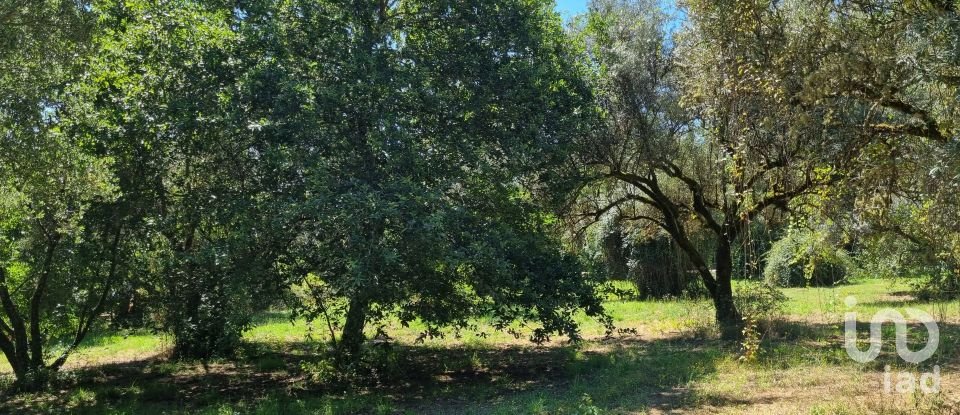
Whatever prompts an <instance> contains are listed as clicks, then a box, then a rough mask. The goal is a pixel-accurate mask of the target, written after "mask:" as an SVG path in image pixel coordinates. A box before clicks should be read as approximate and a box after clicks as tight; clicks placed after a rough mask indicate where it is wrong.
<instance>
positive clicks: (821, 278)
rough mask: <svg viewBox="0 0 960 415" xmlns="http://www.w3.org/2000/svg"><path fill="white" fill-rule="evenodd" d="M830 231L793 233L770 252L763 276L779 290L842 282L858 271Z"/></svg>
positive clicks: (786, 236) (787, 235)
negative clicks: (855, 270)
mask: <svg viewBox="0 0 960 415" xmlns="http://www.w3.org/2000/svg"><path fill="white" fill-rule="evenodd" d="M831 239H832V238H831V235H830V233H829V232H827V231H814V230H793V231H790V232H787V234H786V235H785V236H784V237H783V238H781V239H780V240H778V241H777V242H775V243H774V244H773V245H772V246H771V247H770V251H769V252H767V264H766V266H765V267H764V270H763V275H764V280H765V281H766V282H767V284H770V285H773V286H777V287H804V286H808V285H809V286H829V285H835V284H839V283H841V282H843V281H844V280H845V279H846V278H847V277H848V276H849V275H850V274H851V273H852V272H853V270H854V269H855V268H856V267H855V266H854V263H853V260H852V259H851V257H850V254H849V253H848V252H847V251H846V250H844V249H842V248H838V247H837V246H836V245H837V244H836V243H835V242H833V241H832V240H831Z"/></svg>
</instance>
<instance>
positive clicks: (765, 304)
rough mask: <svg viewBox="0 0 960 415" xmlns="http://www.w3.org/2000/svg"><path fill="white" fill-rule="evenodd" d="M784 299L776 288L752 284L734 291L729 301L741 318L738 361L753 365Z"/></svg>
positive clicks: (744, 285) (778, 314)
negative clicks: (741, 331)
mask: <svg viewBox="0 0 960 415" xmlns="http://www.w3.org/2000/svg"><path fill="white" fill-rule="evenodd" d="M786 300H787V297H786V296H785V295H783V293H782V292H780V290H779V289H777V288H776V287H774V286H772V285H770V284H766V283H761V282H755V281H744V282H742V283H740V284H738V285H737V286H736V287H734V292H733V301H734V302H735V303H736V305H737V309H738V310H740V314H741V315H742V316H743V323H744V324H743V336H742V338H741V348H742V353H741V356H740V360H743V361H754V360H756V359H757V357H758V356H759V354H760V344H761V342H762V341H763V338H764V337H765V336H766V335H767V333H769V332H770V330H771V329H772V327H773V322H774V320H776V319H777V318H778V317H779V316H780V313H781V312H782V311H783V303H784V302H785V301H786Z"/></svg>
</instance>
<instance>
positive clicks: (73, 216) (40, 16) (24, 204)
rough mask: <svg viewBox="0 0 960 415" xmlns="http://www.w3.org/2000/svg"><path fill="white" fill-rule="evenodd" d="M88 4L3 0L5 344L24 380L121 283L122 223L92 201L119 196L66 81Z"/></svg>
mask: <svg viewBox="0 0 960 415" xmlns="http://www.w3.org/2000/svg"><path fill="white" fill-rule="evenodd" d="M87 6H88V5H86V4H84V3H82V2H73V1H29V2H26V1H13V2H5V3H4V4H3V5H2V6H0V351H2V352H3V353H4V355H5V357H6V359H7V361H8V362H9V363H10V366H11V367H12V368H13V372H14V374H15V376H16V378H17V381H18V383H20V384H21V385H22V386H26V387H38V386H42V385H43V383H44V381H45V380H46V378H47V374H48V372H50V371H55V370H57V369H59V368H60V367H61V366H62V365H63V364H64V363H65V362H66V360H67V358H68V356H69V355H70V352H72V351H73V349H74V348H75V347H77V345H79V343H80V342H81V341H82V340H83V338H84V337H85V336H86V334H87V333H88V332H89V330H90V329H91V327H93V325H94V324H95V322H96V320H97V318H98V317H99V316H100V314H101V312H102V310H103V308H104V305H105V303H106V301H107V298H108V297H109V295H110V294H111V292H112V288H113V287H114V286H115V285H116V284H117V275H118V272H117V267H118V262H119V260H120V258H119V256H118V252H119V249H120V248H119V247H120V244H121V239H122V233H121V230H120V228H119V227H118V226H115V225H114V224H113V222H112V221H111V217H112V215H111V214H110V213H108V212H102V211H98V210H97V206H98V205H101V204H103V203H109V202H110V201H112V200H114V199H115V198H116V187H115V184H114V178H113V176H112V175H111V173H110V165H111V160H110V159H109V158H108V157H102V156H100V155H98V154H97V153H96V151H95V146H94V145H93V142H92V141H91V140H90V139H89V137H88V136H86V135H85V134H83V133H82V129H80V128H78V124H82V122H83V119H84V118H85V116H86V107H85V106H84V105H83V104H84V102H83V98H82V94H81V93H80V92H79V91H77V90H76V89H75V88H73V87H72V86H71V85H72V83H73V82H75V81H76V79H78V78H79V73H80V72H81V69H82V66H81V65H80V64H79V62H80V61H81V60H80V59H77V58H78V57H83V56H85V55H86V54H87V53H88V52H89V42H88V39H89V33H90V27H91V23H92V19H91V15H90V11H89V8H88V7H87ZM57 350H59V354H58V355H56V356H54V355H53V352H54V351H57Z"/></svg>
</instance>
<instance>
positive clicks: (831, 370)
mask: <svg viewBox="0 0 960 415" xmlns="http://www.w3.org/2000/svg"><path fill="white" fill-rule="evenodd" d="M905 288H906V287H904V286H902V285H900V284H892V283H890V282H888V281H880V280H865V281H861V282H858V283H856V284H850V285H845V286H840V287H835V288H798V289H787V290H785V294H786V295H787V297H788V301H787V303H786V304H785V305H784V310H783V316H782V318H781V319H779V320H778V321H776V322H775V323H774V324H772V325H771V326H770V328H769V330H767V331H764V337H763V340H762V346H761V353H760V354H759V356H758V357H757V359H756V360H754V361H742V360H741V359H739V355H740V353H739V352H740V345H738V344H734V343H728V342H723V341H720V340H718V339H717V338H716V330H715V329H713V317H712V315H713V309H712V307H711V305H710V303H709V302H708V301H702V300H679V301H629V300H621V299H616V298H611V299H609V301H607V303H606V305H607V308H608V310H609V312H610V313H611V314H612V316H613V317H614V320H615V322H616V324H617V326H618V328H621V329H624V330H622V331H621V332H620V334H618V335H616V336H615V337H614V338H604V337H603V332H604V330H603V327H602V326H601V325H600V324H599V323H598V322H596V321H593V320H591V319H588V318H586V317H585V316H581V317H580V322H581V324H582V330H583V334H584V336H585V337H586V338H587V340H586V341H585V342H583V343H582V344H579V345H570V344H566V343H565V342H563V341H562V340H560V339H557V340H555V341H553V342H551V343H549V344H547V345H544V346H542V347H536V346H533V345H530V344H529V343H527V342H526V341H524V340H523V339H516V338H514V337H513V336H512V335H509V334H507V333H504V332H502V331H497V330H494V329H493V328H492V327H491V326H490V325H489V324H488V323H486V322H484V321H478V322H477V325H478V327H479V328H480V330H481V332H484V333H485V335H478V334H474V333H463V334H462V336H460V337H459V338H458V337H456V336H454V335H453V333H449V334H450V335H448V336H446V337H445V338H441V339H427V340H426V341H424V342H423V343H422V344H415V342H414V340H415V339H416V337H417V335H418V333H419V330H421V329H422V327H417V326H416V325H413V327H410V328H402V327H399V325H396V324H392V325H391V324H388V325H387V327H386V329H387V332H389V333H390V335H391V336H392V337H393V338H394V339H395V340H394V342H393V343H391V344H390V345H389V346H385V347H388V348H389V350H385V351H382V353H380V356H381V357H382V359H381V360H377V361H376V364H374V365H372V366H371V367H372V369H370V371H368V372H366V375H369V376H373V377H374V378H375V379H376V381H371V382H367V381H365V382H360V383H358V385H359V386H354V387H348V388H344V387H339V386H338V385H339V383H337V382H333V381H332V377H331V376H335V375H336V373H335V372H336V371H331V370H330V368H329V366H325V365H326V363H325V362H324V361H323V360H322V359H320V358H319V357H318V356H319V355H320V354H321V351H322V350H323V347H324V346H323V339H324V338H325V335H324V333H325V332H326V327H325V326H323V325H317V324H313V325H311V324H308V323H307V322H305V321H302V320H295V321H291V320H290V318H289V316H288V315H287V314H286V313H283V312H274V313H265V314H263V315H259V316H257V318H256V324H255V325H254V327H253V328H252V329H251V330H249V331H248V332H247V333H246V334H245V344H244V347H243V348H242V349H241V351H240V353H239V356H238V357H237V358H236V359H232V360H217V361H207V362H170V361H167V360H165V359H164V356H165V354H166V352H167V349H168V348H169V344H170V342H169V339H166V338H163V337H160V336H156V335H153V334H150V333H130V334H128V335H110V334H101V335H97V336H92V337H91V338H90V339H88V340H87V342H85V343H84V345H83V347H82V348H81V350H80V351H79V353H78V355H77V356H76V358H75V359H72V360H71V363H70V366H69V367H70V370H68V371H67V372H66V373H65V375H64V377H63V379H61V380H60V387H58V388H56V389H55V390H51V391H50V392H46V393H38V394H26V395H16V396H8V397H6V398H7V399H6V400H5V401H3V402H2V403H0V413H6V412H10V413H91V414H99V413H111V414H126V413H129V414H165V413H185V412H186V413H198V414H234V413H254V414H339V413H383V414H396V413H416V414H420V413H434V414H461V413H462V414H510V415H515V414H561V413H563V414H594V413H613V414H626V413H731V414H733V413H756V414H766V413H785V414H791V413H801V414H837V413H850V414H865V413H894V414H896V413H917V414H920V413H958V412H957V411H958V410H957V409H956V406H955V404H954V401H955V400H957V399H958V398H960V397H958V396H957V394H956V392H955V391H956V390H957V389H956V387H957V386H960V372H958V371H957V363H958V362H960V360H958V356H960V352H958V348H957V347H956V343H957V342H956V339H957V336H958V335H960V307H958V303H956V302H938V303H919V302H916V301H914V300H913V299H912V298H911V297H909V296H908V295H905V294H904V290H905ZM851 295H852V296H855V297H856V299H857V305H856V307H854V308H850V307H848V306H847V304H846V303H845V299H846V298H847V296H851ZM884 307H894V308H899V309H902V308H904V307H917V308H921V309H924V310H926V311H928V312H930V313H931V314H933V315H934V316H935V317H936V318H937V319H938V320H939V321H940V327H941V342H940V348H939V350H938V352H937V354H936V355H935V356H934V358H933V359H931V361H930V362H926V363H925V364H922V365H921V366H919V367H917V366H912V365H908V364H904V363H902V362H901V361H900V360H899V358H898V357H897V355H896V353H895V352H894V351H893V350H894V347H893V340H892V339H893V331H892V327H889V329H890V330H885V335H886V336H885V339H888V341H886V342H885V344H884V352H883V353H882V354H881V356H880V358H879V359H878V360H877V361H876V362H873V363H870V364H865V365H861V364H858V363H856V362H853V361H852V360H851V359H849V358H848V357H847V356H846V352H845V351H844V349H843V347H842V344H843V332H842V319H843V315H844V313H847V312H850V311H855V312H857V313H858V316H859V320H860V321H861V322H865V321H868V320H869V317H870V316H871V315H872V314H873V313H874V312H876V311H878V310H880V309H882V308H884ZM518 328H519V327H518ZM861 330H863V331H862V332H861V337H862V338H865V330H866V325H865V324H863V323H861ZM924 340H925V337H924V336H923V335H922V332H919V333H918V331H917V330H911V344H912V345H913V349H914V350H916V349H918V348H919V347H920V346H919V344H921V343H923V341H924ZM0 363H2V362H0ZM934 364H936V365H938V366H940V367H941V375H942V380H941V383H942V390H943V392H942V393H940V394H935V395H923V394H892V395H891V394H885V393H884V391H883V387H882V386H883V379H884V368H885V366H887V365H890V366H891V367H892V370H895V371H897V372H898V373H899V372H904V373H914V374H918V373H920V372H921V371H926V370H929V369H930V368H931V367H932V365H934ZM3 370H4V369H3V366H0V372H2V371H3ZM951 411H952V412H951Z"/></svg>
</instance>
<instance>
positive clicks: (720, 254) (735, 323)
mask: <svg viewBox="0 0 960 415" xmlns="http://www.w3.org/2000/svg"><path fill="white" fill-rule="evenodd" d="M715 262H716V276H715V281H716V285H715V288H714V289H713V291H712V292H711V293H710V295H711V296H712V297H713V305H714V307H715V308H716V311H717V324H718V325H719V326H720V333H721V335H722V336H723V338H724V339H728V340H736V339H739V338H740V335H741V330H742V327H743V321H742V318H741V316H740V312H739V311H738V310H737V305H736V304H735V303H734V302H733V287H732V286H731V279H732V274H733V257H732V255H731V249H730V241H728V240H727V239H726V238H724V237H720V238H719V241H718V242H717V250H716V254H715Z"/></svg>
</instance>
